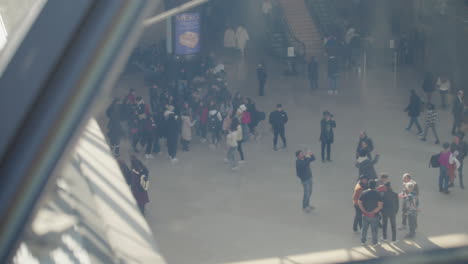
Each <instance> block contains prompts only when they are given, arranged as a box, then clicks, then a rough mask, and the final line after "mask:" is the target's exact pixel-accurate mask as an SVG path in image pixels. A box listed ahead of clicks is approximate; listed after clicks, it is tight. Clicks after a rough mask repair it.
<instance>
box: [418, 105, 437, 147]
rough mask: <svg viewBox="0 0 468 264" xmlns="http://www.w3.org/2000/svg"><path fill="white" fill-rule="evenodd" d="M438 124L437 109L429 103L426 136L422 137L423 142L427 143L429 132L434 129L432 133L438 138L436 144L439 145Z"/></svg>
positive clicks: (425, 128)
mask: <svg viewBox="0 0 468 264" xmlns="http://www.w3.org/2000/svg"><path fill="white" fill-rule="evenodd" d="M436 123H437V111H436V109H435V106H434V104H432V103H428V104H427V111H426V116H425V119H424V125H425V126H424V134H423V135H422V137H421V141H426V136H427V131H428V130H429V128H430V129H432V133H434V137H435V138H436V141H435V144H437V145H438V144H439V143H440V141H439V137H438V136H437V131H436Z"/></svg>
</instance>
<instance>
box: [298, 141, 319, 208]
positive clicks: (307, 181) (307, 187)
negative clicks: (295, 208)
mask: <svg viewBox="0 0 468 264" xmlns="http://www.w3.org/2000/svg"><path fill="white" fill-rule="evenodd" d="M296 158H297V159H296V175H297V177H299V179H300V180H301V183H302V187H303V188H304V195H303V198H302V210H304V212H306V213H308V212H310V210H312V209H314V207H313V206H310V196H311V195H312V171H311V169H310V163H311V162H312V161H314V160H315V157H314V155H313V154H312V152H307V154H305V155H304V152H302V151H301V150H298V151H296Z"/></svg>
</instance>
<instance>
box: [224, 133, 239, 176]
mask: <svg viewBox="0 0 468 264" xmlns="http://www.w3.org/2000/svg"><path fill="white" fill-rule="evenodd" d="M226 145H227V149H228V150H227V154H226V159H227V161H228V162H229V164H230V165H231V169H232V170H236V169H238V166H237V162H236V150H237V146H238V145H237V127H236V125H235V124H234V125H231V126H230V128H229V132H228V134H227V136H226Z"/></svg>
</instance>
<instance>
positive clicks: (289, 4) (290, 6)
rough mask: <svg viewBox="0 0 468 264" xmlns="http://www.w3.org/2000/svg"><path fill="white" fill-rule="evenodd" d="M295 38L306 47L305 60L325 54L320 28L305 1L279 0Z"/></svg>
mask: <svg viewBox="0 0 468 264" xmlns="http://www.w3.org/2000/svg"><path fill="white" fill-rule="evenodd" d="M279 4H280V6H281V8H282V10H283V14H284V17H285V19H286V20H287V23H288V24H289V27H290V29H291V31H292V32H293V34H294V36H295V37H296V38H297V39H298V40H299V41H300V42H302V43H304V45H305V52H306V54H305V58H310V57H311V56H320V55H321V54H322V53H323V46H322V37H321V35H320V31H319V28H318V27H317V26H316V24H315V23H314V21H313V20H312V18H311V16H310V14H309V11H308V9H307V6H306V4H305V2H304V0H279Z"/></svg>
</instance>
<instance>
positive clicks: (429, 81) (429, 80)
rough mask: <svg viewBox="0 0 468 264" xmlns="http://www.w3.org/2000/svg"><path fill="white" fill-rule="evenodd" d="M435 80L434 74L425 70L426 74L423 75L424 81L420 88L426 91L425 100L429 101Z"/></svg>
mask: <svg viewBox="0 0 468 264" xmlns="http://www.w3.org/2000/svg"><path fill="white" fill-rule="evenodd" d="M435 84H436V83H435V80H434V75H432V73H430V72H427V73H426V75H425V76H424V81H423V84H422V89H423V91H424V93H426V96H427V102H428V103H430V102H431V99H432V93H433V92H434V90H435Z"/></svg>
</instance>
